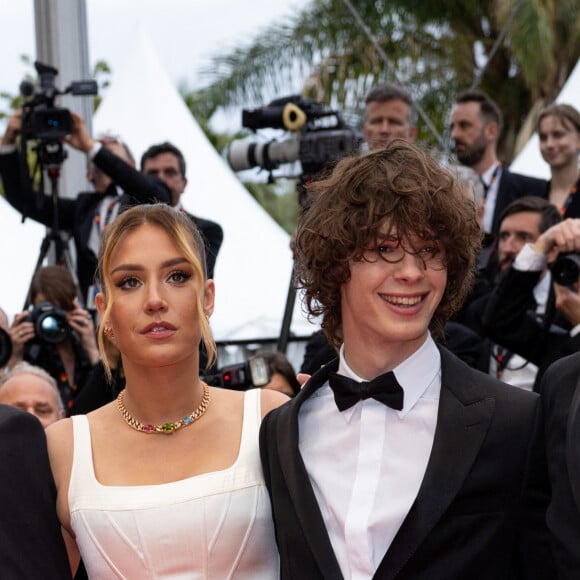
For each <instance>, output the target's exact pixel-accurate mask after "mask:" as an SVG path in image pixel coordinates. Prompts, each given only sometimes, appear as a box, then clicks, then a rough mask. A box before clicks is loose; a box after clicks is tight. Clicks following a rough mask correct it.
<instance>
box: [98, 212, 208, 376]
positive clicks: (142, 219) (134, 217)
mask: <svg viewBox="0 0 580 580" xmlns="http://www.w3.org/2000/svg"><path fill="white" fill-rule="evenodd" d="M145 224H151V225H155V226H157V227H159V228H161V229H162V230H163V231H164V232H165V233H166V234H167V235H168V236H169V238H170V239H171V241H172V242H173V244H175V246H176V247H177V248H178V249H179V250H180V251H181V252H183V255H184V257H185V259H186V260H187V261H188V262H189V263H190V264H191V266H192V267H193V269H194V271H195V278H196V280H197V310H198V313H199V315H200V316H199V320H200V325H201V340H202V342H203V344H204V346H205V349H206V352H207V358H208V362H207V367H210V366H211V365H212V364H213V363H214V361H215V359H216V353H217V348H216V345H215V341H214V339H213V336H212V334H211V330H210V328H209V321H208V319H207V317H206V316H205V313H204V310H203V302H202V299H203V296H204V285H205V282H206V280H207V274H206V268H205V250H204V245H203V240H202V238H201V234H200V233H199V231H198V229H197V228H196V227H195V225H194V224H193V223H192V221H191V219H190V218H189V217H188V216H187V214H185V213H184V212H180V211H177V210H175V209H174V208H172V207H170V206H168V205H166V204H162V203H157V204H151V205H148V204H147V205H137V206H133V207H131V208H130V209H127V210H126V211H124V212H123V213H121V214H120V215H119V216H118V217H117V219H116V220H115V221H114V222H113V223H112V224H110V225H109V226H108V228H107V230H106V231H105V235H104V236H103V239H102V240H101V247H100V251H99V266H98V270H97V276H98V279H99V282H100V285H101V290H102V292H103V294H104V296H105V298H106V297H107V296H110V295H111V293H112V289H113V282H112V280H111V275H110V263H111V255H112V253H113V251H114V250H115V249H116V248H117V247H118V245H119V244H120V243H121V242H123V241H124V240H125V239H126V238H127V237H128V236H129V235H130V234H131V233H132V232H134V231H135V230H137V229H138V228H139V227H141V226H143V225H145ZM111 307H112V304H111V302H110V301H108V300H107V306H106V308H105V312H104V313H103V316H102V317H101V318H102V320H103V321H104V320H107V318H108V317H109V315H110V312H111ZM97 342H98V345H99V351H100V353H101V356H102V358H103V366H104V367H105V374H106V375H107V378H108V379H109V380H111V376H112V375H111V361H110V360H109V356H110V350H111V349H109V348H107V344H108V343H107V342H106V336H105V334H104V324H102V323H101V324H100V325H99V329H98V333H97Z"/></svg>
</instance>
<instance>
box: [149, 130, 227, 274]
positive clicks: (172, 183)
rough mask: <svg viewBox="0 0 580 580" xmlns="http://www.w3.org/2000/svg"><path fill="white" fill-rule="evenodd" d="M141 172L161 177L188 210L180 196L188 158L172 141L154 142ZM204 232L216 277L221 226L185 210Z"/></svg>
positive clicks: (209, 265) (175, 200) (209, 269)
mask: <svg viewBox="0 0 580 580" xmlns="http://www.w3.org/2000/svg"><path fill="white" fill-rule="evenodd" d="M140 165H141V171H142V172H143V173H144V174H145V175H148V176H153V177H158V178H159V179H161V180H162V181H163V182H164V183H165V185H166V186H167V187H168V188H169V191H170V192H171V205H172V206H173V207H174V208H175V209H177V210H179V211H185V209H184V207H183V204H182V203H181V195H182V194H183V192H184V191H185V187H186V186H187V178H186V176H185V157H184V156H183V153H182V152H181V151H180V150H179V149H178V148H177V147H176V146H175V145H173V144H172V143H169V142H167V141H165V142H163V143H156V144H155V145H151V146H150V147H149V148H148V149H147V150H146V151H145V153H143V155H142V156H141V164H140ZM185 213H186V214H187V215H188V216H189V219H190V220H191V221H192V222H193V223H194V225H195V226H196V227H197V229H198V230H199V231H200V232H201V235H202V237H203V241H204V244H205V254H206V261H207V275H208V277H209V278H213V274H214V268H215V262H216V259H217V255H218V252H219V249H220V247H221V245H222V242H223V239H224V232H223V230H222V227H221V226H220V225H219V224H218V223H216V222H213V221H211V220H208V219H203V218H200V217H198V216H195V215H193V214H191V213H189V212H185Z"/></svg>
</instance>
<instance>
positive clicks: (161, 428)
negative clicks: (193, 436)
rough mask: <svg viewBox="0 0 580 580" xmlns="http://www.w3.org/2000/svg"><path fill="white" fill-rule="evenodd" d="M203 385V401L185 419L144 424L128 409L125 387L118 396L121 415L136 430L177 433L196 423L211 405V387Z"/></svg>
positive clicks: (149, 432)
mask: <svg viewBox="0 0 580 580" xmlns="http://www.w3.org/2000/svg"><path fill="white" fill-rule="evenodd" d="M201 384H202V386H203V397H202V398H201V403H200V404H199V406H198V407H197V409H195V411H193V413H191V415H187V417H183V419H178V420H177V421H173V422H171V423H169V422H168V423H163V424H162V425H144V424H143V423H141V421H138V420H137V419H135V417H133V416H132V415H131V413H129V411H127V409H126V407H125V402H124V397H125V389H123V390H122V391H121V392H120V393H119V395H118V397H117V408H118V409H119V412H120V413H121V417H123V419H125V421H126V422H127V424H128V425H129V426H130V427H132V428H133V429H135V430H136V431H141V432H143V433H148V434H151V433H164V434H166V435H167V434H171V433H175V431H177V430H178V429H181V428H182V427H187V426H188V425H192V424H193V423H195V422H196V421H197V420H198V419H199V418H200V417H202V416H203V414H204V413H205V412H206V411H207V408H208V406H209V387H208V386H207V385H206V384H205V383H201Z"/></svg>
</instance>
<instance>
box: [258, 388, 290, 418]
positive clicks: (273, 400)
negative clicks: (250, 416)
mask: <svg viewBox="0 0 580 580" xmlns="http://www.w3.org/2000/svg"><path fill="white" fill-rule="evenodd" d="M261 391H262V392H261V394H260V397H261V405H262V418H264V416H265V415H266V414H267V413H269V412H270V411H271V410H272V409H276V407H279V406H280V405H283V404H284V403H286V402H287V401H289V400H290V397H288V395H285V394H284V393H280V392H279V391H274V390H273V389H261Z"/></svg>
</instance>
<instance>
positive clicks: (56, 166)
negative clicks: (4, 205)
mask: <svg viewBox="0 0 580 580" xmlns="http://www.w3.org/2000/svg"><path fill="white" fill-rule="evenodd" d="M48 145H50V146H51V147H50V149H47V144H46V143H41V144H40V145H39V147H38V149H37V151H38V159H39V162H40V164H41V167H43V163H45V164H46V174H47V176H48V178H49V179H50V189H51V192H50V195H51V199H52V226H51V227H50V229H49V231H48V232H47V234H46V235H45V236H44V239H43V240H42V242H41V244H40V254H39V256H38V260H37V261H36V266H35V267H34V273H33V275H32V277H33V279H34V276H35V275H36V272H37V271H38V270H39V268H40V267H41V266H42V264H43V262H44V260H45V259H46V258H47V256H48V255H49V252H50V250H51V249H52V250H53V251H54V262H55V264H56V265H59V266H64V267H65V268H66V269H67V270H68V271H69V273H70V275H71V277H72V279H73V281H74V284H75V288H76V294H77V297H78V298H79V301H80V303H81V304H82V303H83V296H82V293H81V291H80V288H79V284H78V279H77V276H76V273H75V271H74V269H73V264H72V259H71V255H70V248H69V246H68V240H67V241H65V240H64V239H63V238H62V234H61V232H60V228H59V220H58V180H59V178H60V164H61V163H62V161H64V159H65V158H66V152H65V151H64V150H63V149H62V144H61V143H60V142H58V143H56V144H54V143H49V144H48ZM47 155H50V158H49V159H50V160H48V159H47ZM41 195H42V194H41ZM31 300H32V296H31V286H29V288H28V293H27V296H26V302H25V304H24V308H25V309H26V308H27V307H28V305H29V304H30V302H31Z"/></svg>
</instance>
